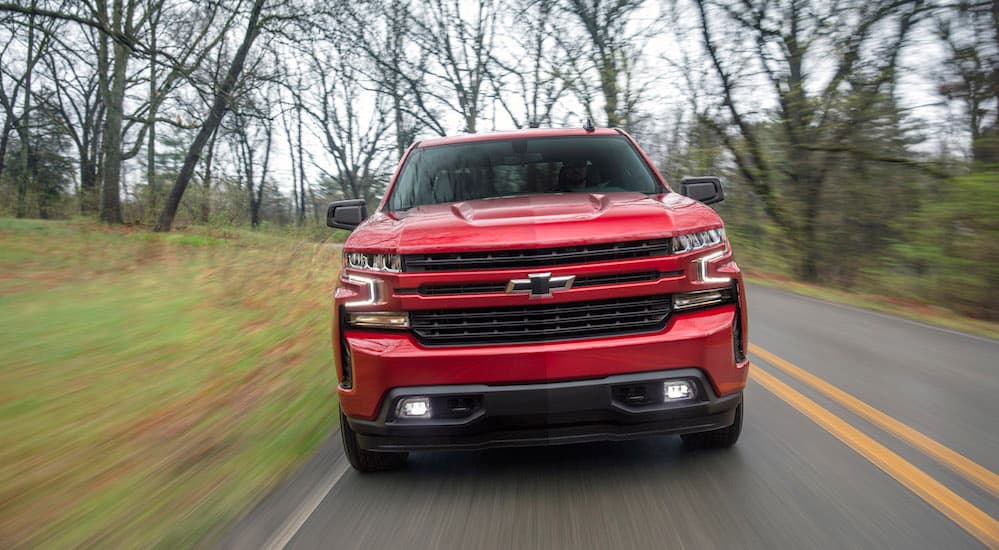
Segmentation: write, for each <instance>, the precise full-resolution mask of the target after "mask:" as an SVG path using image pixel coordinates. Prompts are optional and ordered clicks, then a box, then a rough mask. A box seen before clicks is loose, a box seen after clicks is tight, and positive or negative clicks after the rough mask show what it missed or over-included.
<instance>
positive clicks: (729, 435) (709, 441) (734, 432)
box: [680, 403, 742, 449]
mask: <svg viewBox="0 0 999 550" xmlns="http://www.w3.org/2000/svg"><path fill="white" fill-rule="evenodd" d="M740 434H742V404H741V403H740V404H739V407H738V408H736V409H735V422H733V423H732V425H731V426H728V427H727V428H720V429H717V430H711V431H710V432H698V433H692V434H683V435H681V436H680V437H681V438H683V442H684V443H685V444H687V445H688V446H690V447H694V448H697V449H724V448H728V447H731V446H732V445H735V442H736V441H739V435H740Z"/></svg>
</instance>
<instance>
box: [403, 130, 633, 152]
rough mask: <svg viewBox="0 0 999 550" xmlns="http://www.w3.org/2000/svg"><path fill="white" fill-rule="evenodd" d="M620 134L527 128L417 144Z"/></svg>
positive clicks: (443, 138) (610, 131)
mask: <svg viewBox="0 0 999 550" xmlns="http://www.w3.org/2000/svg"><path fill="white" fill-rule="evenodd" d="M621 133H622V132H621V131H620V130H617V129H614V128H596V129H594V130H591V131H586V130H584V129H582V128H529V129H523V130H509V131H504V132H484V133H481V134H458V135H454V136H445V137H438V138H431V139H425V140H423V141H420V142H419V143H418V144H417V147H418V148H422V147H435V146H438V145H451V144H454V143H469V142H473V141H491V140H496V139H518V138H545V137H558V136H612V135H618V134H621Z"/></svg>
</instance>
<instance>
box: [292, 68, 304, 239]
mask: <svg viewBox="0 0 999 550" xmlns="http://www.w3.org/2000/svg"><path fill="white" fill-rule="evenodd" d="M298 89H299V90H301V89H302V82H301V79H299V83H298ZM295 124H296V125H297V127H298V128H297V129H298V137H297V139H298V190H299V203H298V205H299V208H301V210H299V212H298V223H299V224H300V225H304V224H305V157H304V156H303V153H304V151H303V150H302V149H303V148H302V102H301V101H299V102H298V105H297V106H296V108H295ZM292 155H294V153H292Z"/></svg>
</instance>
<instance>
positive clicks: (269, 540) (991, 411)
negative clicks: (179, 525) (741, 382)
mask: <svg viewBox="0 0 999 550" xmlns="http://www.w3.org/2000/svg"><path fill="white" fill-rule="evenodd" d="M748 298H749V308H750V340H751V342H752V344H753V350H752V351H753V353H751V354H750V356H751V358H752V359H753V363H754V366H753V367H752V368H754V369H755V370H754V371H752V372H753V373H754V375H753V376H752V378H751V381H750V384H749V387H748V389H747V392H746V418H745V424H744V429H743V433H742V439H741V440H740V441H739V443H738V445H737V446H736V447H735V448H733V449H730V450H724V451H691V450H689V449H686V448H684V447H683V446H682V445H681V443H680V441H679V438H677V437H661V438H655V439H650V440H644V441H633V442H623V443H606V444H587V445H573V446H564V447H549V448H532V449H509V450H507V449H503V450H491V451H482V452H464V453H437V452H435V453H415V454H412V455H411V456H410V463H409V466H408V467H407V468H406V469H404V470H402V471H398V472H392V473H388V474H378V475H359V474H357V473H356V472H354V471H353V470H350V469H349V468H348V467H346V464H345V462H344V460H343V457H342V455H341V454H340V451H339V443H338V442H337V441H331V442H330V443H329V444H328V445H326V446H325V447H324V448H323V450H322V451H321V452H320V453H319V454H318V455H317V457H316V458H315V459H313V461H311V462H310V463H309V464H308V465H306V467H304V468H303V469H302V471H300V472H299V473H298V474H297V475H296V476H294V477H293V478H292V479H291V480H290V481H289V482H288V483H287V484H286V485H285V486H284V487H282V488H281V489H279V490H278V491H276V492H275V493H274V494H272V495H271V496H270V497H268V498H267V499H265V500H264V502H262V503H261V505H260V506H258V507H257V509H255V510H254V511H253V512H251V513H250V514H249V515H248V516H247V517H246V518H244V520H243V521H241V522H240V523H239V524H238V525H237V526H236V528H235V529H234V531H233V532H232V534H231V535H230V537H229V538H228V539H227V540H226V541H225V542H224V543H223V546H227V547H234V548H236V547H238V548H247V547H270V548H282V547H286V548H296V549H297V548H363V549H373V548H379V549H380V548H407V549H413V548H503V549H508V548H572V549H579V548H796V549H797V548H833V547H835V548H934V549H939V548H946V549H948V550H955V549H958V548H981V547H983V546H997V545H999V534H997V533H996V532H993V531H992V530H994V529H996V528H997V527H996V526H997V525H999V523H997V519H999V493H997V492H996V491H997V489H996V487H997V486H996V485H995V483H996V480H999V478H997V477H996V474H995V473H996V472H999V426H997V418H999V342H997V341H993V340H988V339H983V338H978V337H974V336H969V335H965V334H960V333H955V332H950V331H945V330H941V329H937V328H932V327H928V326H924V325H921V324H918V323H913V322H910V321H906V320H902V319H897V318H894V317H890V316H887V315H882V314H878V313H872V312H868V311H863V310H859V309H855V308H849V307H844V306H839V305H834V304H829V303H825V302H821V301H818V300H813V299H810V298H804V297H800V296H796V295H792V294H787V293H784V292H781V291H778V290H772V289H768V288H762V287H751V288H750V289H749V291H748ZM767 359H769V361H768V360H767ZM788 364H790V365H791V366H790V367H788V366H786V365H788ZM781 365H785V366H784V367H781ZM795 367H796V368H798V369H801V371H803V372H805V373H807V374H811V375H814V376H815V377H818V378H819V379H820V382H814V379H812V380H813V382H814V383H812V384H810V383H808V382H806V379H807V376H805V375H800V374H799V375H798V376H795V375H794V374H793V372H795V371H794V370H793V369H794V368H795ZM757 371H759V374H757ZM803 376H804V377H803ZM822 383H825V385H824V386H823V385H822ZM823 388H824V389H825V391H822V390H823ZM830 388H832V389H830ZM836 391H841V392H846V393H847V394H849V395H850V396H852V397H853V398H856V399H857V400H859V401H860V402H862V405H866V406H868V407H869V408H868V409H864V408H863V406H861V405H857V404H856V401H853V402H851V401H849V400H848V399H847V398H844V397H842V394H836V393H835V392H836ZM795 394H797V396H795ZM837 395H839V397H838V398H837ZM851 403H852V405H851ZM793 405H794V406H793ZM870 408H873V409H874V410H875V412H873V413H871V412H870V410H871V409H870ZM823 410H824V411H826V412H823ZM865 411H866V412H865ZM879 414H880V415H881V416H878V415H879ZM885 419H887V420H885ZM913 430H914V431H913ZM914 433H915V434H917V435H913V434H914ZM858 434H859V435H858ZM900 434H901V435H900ZM920 434H921V435H922V436H923V438H922V439H920V438H919V437H917V436H918V435H920ZM941 449H943V450H941ZM948 453H951V454H948ZM976 468H977V469H976ZM990 535H991V536H995V537H996V538H990Z"/></svg>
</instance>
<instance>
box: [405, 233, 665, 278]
mask: <svg viewBox="0 0 999 550" xmlns="http://www.w3.org/2000/svg"><path fill="white" fill-rule="evenodd" d="M669 242H670V241H669V239H652V240H645V241H629V242H623V243H603V244H589V245H582V246H563V247H559V248H528V249H518V250H493V251H489V252H455V253H449V254H407V255H406V256H403V266H404V268H403V269H404V270H405V271H407V272H421V271H468V270H473V269H510V268H518V267H545V266H553V265H568V264H581V263H592V262H606V261H612V260H626V259H630V258H648V257H652V256H666V255H668V254H669V253H670V244H669Z"/></svg>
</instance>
